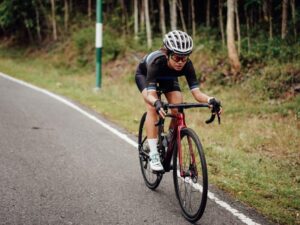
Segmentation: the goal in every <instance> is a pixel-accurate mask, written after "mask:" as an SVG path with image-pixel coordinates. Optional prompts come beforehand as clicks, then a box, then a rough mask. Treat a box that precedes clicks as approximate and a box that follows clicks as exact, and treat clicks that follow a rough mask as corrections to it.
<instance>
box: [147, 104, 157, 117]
mask: <svg viewBox="0 0 300 225" xmlns="http://www.w3.org/2000/svg"><path fill="white" fill-rule="evenodd" d="M146 106H147V113H148V114H150V115H153V116H156V115H157V113H156V110H155V107H154V106H153V105H150V104H149V103H146Z"/></svg>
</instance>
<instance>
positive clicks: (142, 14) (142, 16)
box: [140, 0, 145, 32]
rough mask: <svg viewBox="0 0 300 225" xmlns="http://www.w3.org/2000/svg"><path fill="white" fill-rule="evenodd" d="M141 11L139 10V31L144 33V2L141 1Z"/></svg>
mask: <svg viewBox="0 0 300 225" xmlns="http://www.w3.org/2000/svg"><path fill="white" fill-rule="evenodd" d="M140 7H141V10H140V21H141V22H140V30H141V31H142V32H144V31H145V1H144V0H142V1H141V6H140Z"/></svg>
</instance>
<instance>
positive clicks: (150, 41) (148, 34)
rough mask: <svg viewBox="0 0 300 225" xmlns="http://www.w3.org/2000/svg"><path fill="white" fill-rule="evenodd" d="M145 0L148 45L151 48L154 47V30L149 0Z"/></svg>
mask: <svg viewBox="0 0 300 225" xmlns="http://www.w3.org/2000/svg"><path fill="white" fill-rule="evenodd" d="M144 1H145V18H146V31H147V46H148V48H149V49H150V48H151V47H152V32H151V24H150V16H149V0H144Z"/></svg>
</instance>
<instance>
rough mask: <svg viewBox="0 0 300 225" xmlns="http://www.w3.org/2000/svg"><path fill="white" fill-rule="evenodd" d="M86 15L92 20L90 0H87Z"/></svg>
mask: <svg viewBox="0 0 300 225" xmlns="http://www.w3.org/2000/svg"><path fill="white" fill-rule="evenodd" d="M88 17H89V20H90V21H91V20H92V0H88Z"/></svg>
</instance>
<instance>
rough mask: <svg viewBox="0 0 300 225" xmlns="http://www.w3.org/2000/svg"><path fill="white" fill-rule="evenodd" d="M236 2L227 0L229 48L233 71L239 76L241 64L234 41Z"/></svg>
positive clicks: (235, 75) (234, 74)
mask: <svg viewBox="0 0 300 225" xmlns="http://www.w3.org/2000/svg"><path fill="white" fill-rule="evenodd" d="M234 2H235V0H227V48H228V57H229V62H230V65H231V72H232V73H233V76H234V77H235V78H237V76H238V75H239V72H240V70H241V64H240V60H239V57H238V54H237V51H236V47H235V43H234V41H235V40H234Z"/></svg>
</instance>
